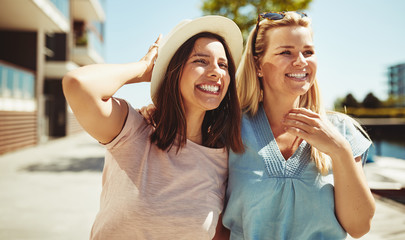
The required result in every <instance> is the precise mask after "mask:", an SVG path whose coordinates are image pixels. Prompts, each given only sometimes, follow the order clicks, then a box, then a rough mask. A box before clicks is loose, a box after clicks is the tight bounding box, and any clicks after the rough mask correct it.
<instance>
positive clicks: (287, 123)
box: [283, 119, 315, 133]
mask: <svg viewBox="0 0 405 240" xmlns="http://www.w3.org/2000/svg"><path fill="white" fill-rule="evenodd" d="M283 124H284V127H287V128H296V129H300V130H301V131H304V132H306V133H313V132H314V130H315V128H314V127H313V126H311V125H308V124H307V123H305V122H302V121H297V120H290V119H286V120H284V121H283Z"/></svg>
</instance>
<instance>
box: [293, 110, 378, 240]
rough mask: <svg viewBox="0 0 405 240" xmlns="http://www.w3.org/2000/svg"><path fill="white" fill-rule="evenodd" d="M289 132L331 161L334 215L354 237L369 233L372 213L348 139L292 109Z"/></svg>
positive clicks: (316, 118) (307, 112)
mask: <svg viewBox="0 0 405 240" xmlns="http://www.w3.org/2000/svg"><path fill="white" fill-rule="evenodd" d="M285 125H286V126H287V129H288V132H290V133H292V134H294V135H296V136H298V137H300V138H302V139H304V140H305V141H307V142H308V143H309V144H311V145H312V146H314V147H316V148H317V149H318V150H319V151H321V152H323V153H325V154H327V155H329V156H330V157H331V159H332V165H333V177H334V185H335V186H334V188H335V209H336V216H337V218H338V220H339V222H340V224H341V225H342V227H343V228H344V229H345V230H346V231H347V232H348V233H349V234H350V235H351V236H352V237H355V238H359V237H361V236H363V235H364V234H366V233H367V232H368V231H369V230H370V225H371V219H372V218H373V216H374V212H375V202H374V197H373V196H372V194H371V191H370V188H369V187H368V184H367V181H366V177H365V175H364V172H363V169H362V163H361V159H360V157H357V158H356V159H355V158H354V157H353V153H352V150H351V147H350V144H349V143H348V142H347V140H346V139H345V138H344V137H343V136H342V135H341V134H340V133H339V132H338V131H337V130H336V129H335V128H334V127H333V126H330V125H329V124H328V122H326V121H324V120H322V119H321V118H320V116H319V115H318V114H316V113H313V112H311V111H310V110H307V109H293V110H292V111H291V112H290V113H289V114H288V116H287V117H286V120H285Z"/></svg>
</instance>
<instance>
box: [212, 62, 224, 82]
mask: <svg viewBox="0 0 405 240" xmlns="http://www.w3.org/2000/svg"><path fill="white" fill-rule="evenodd" d="M223 71H224V70H223V69H221V67H220V66H219V65H218V64H212V65H211V67H210V69H209V76H210V78H211V79H213V80H215V81H218V79H221V78H222V76H223V75H224V73H223Z"/></svg>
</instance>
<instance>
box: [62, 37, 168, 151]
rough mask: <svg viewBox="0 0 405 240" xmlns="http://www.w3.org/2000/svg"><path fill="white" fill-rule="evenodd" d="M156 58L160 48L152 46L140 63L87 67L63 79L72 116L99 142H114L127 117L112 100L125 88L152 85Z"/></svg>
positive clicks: (122, 107)
mask: <svg viewBox="0 0 405 240" xmlns="http://www.w3.org/2000/svg"><path fill="white" fill-rule="evenodd" d="M159 41H160V36H159V38H158V40H157V41H156V43H159ZM156 57H157V47H154V46H152V47H151V48H149V51H148V53H147V54H146V55H145V56H144V57H143V58H142V59H141V60H140V61H139V62H134V63H127V64H94V65H88V66H84V67H81V68H78V69H75V70H73V71H71V72H69V73H67V74H66V75H65V76H64V78H63V80H62V86H63V92H64V94H65V97H66V99H67V101H68V103H69V105H70V107H71V108H72V110H73V113H74V114H75V116H76V118H77V120H78V121H79V123H80V124H81V125H82V127H83V128H84V129H85V130H86V131H87V132H88V133H89V134H90V135H91V136H93V137H94V138H95V139H97V140H98V141H99V142H101V143H108V142H110V141H111V140H113V139H114V138H115V137H116V136H117V135H118V134H119V133H120V131H121V129H122V127H123V124H124V122H125V118H126V116H127V114H128V107H127V105H126V104H125V102H124V101H122V100H119V99H116V98H113V97H112V96H113V95H114V94H115V92H117V90H118V89H120V88H121V87H122V86H123V85H125V84H130V83H138V82H149V81H150V79H151V74H152V69H153V64H154V60H155V59H156Z"/></svg>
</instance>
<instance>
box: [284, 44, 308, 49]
mask: <svg viewBox="0 0 405 240" xmlns="http://www.w3.org/2000/svg"><path fill="white" fill-rule="evenodd" d="M280 48H288V49H291V48H295V47H294V46H289V45H287V46H278V47H277V48H276V49H280ZM304 48H314V45H305V46H304Z"/></svg>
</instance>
